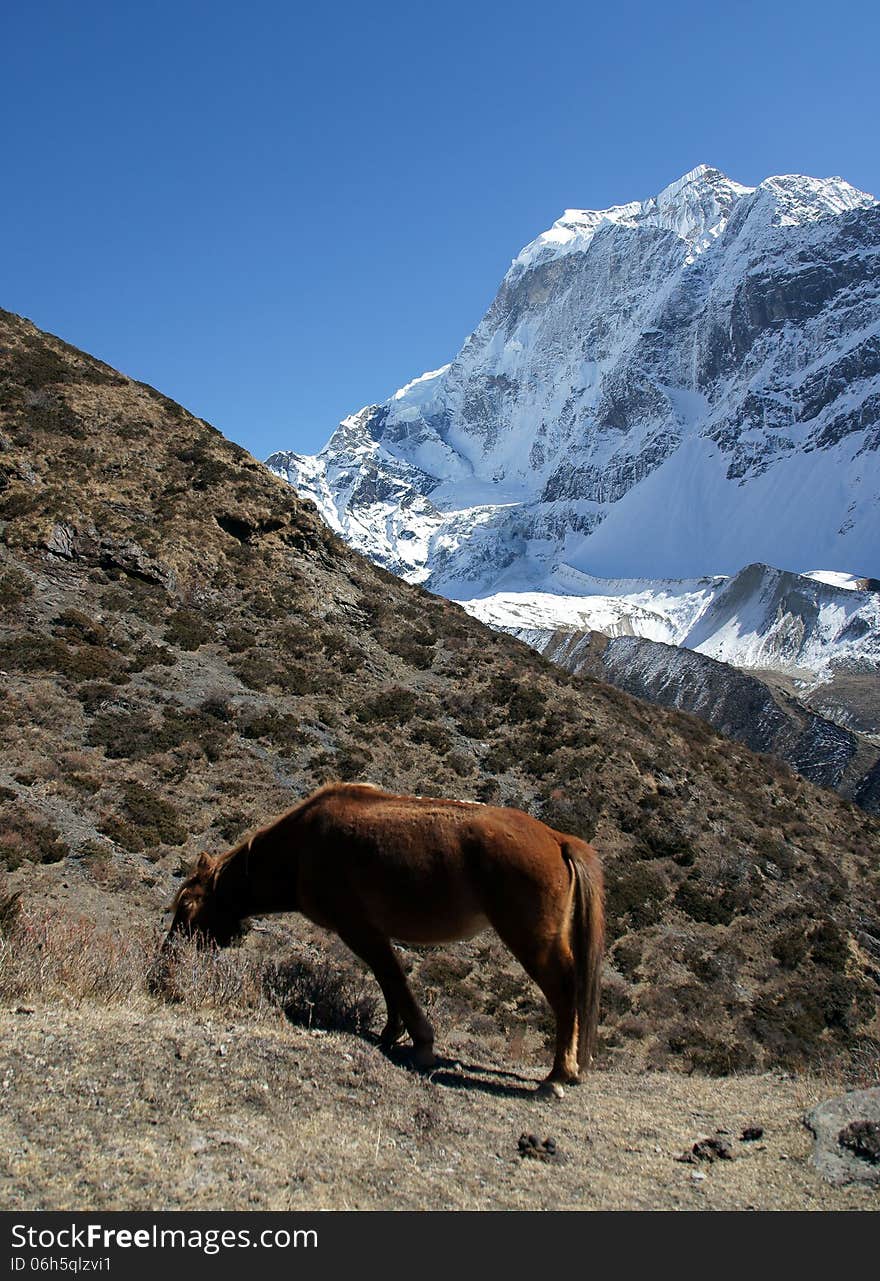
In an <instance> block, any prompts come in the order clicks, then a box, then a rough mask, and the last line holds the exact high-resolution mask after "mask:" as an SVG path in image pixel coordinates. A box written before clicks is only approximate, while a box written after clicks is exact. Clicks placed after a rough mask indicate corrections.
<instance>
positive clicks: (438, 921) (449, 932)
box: [387, 912, 489, 943]
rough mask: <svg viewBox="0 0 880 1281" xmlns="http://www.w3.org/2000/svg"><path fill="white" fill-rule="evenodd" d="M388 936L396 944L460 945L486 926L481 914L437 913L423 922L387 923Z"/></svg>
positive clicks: (411, 920) (487, 923)
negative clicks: (463, 940)
mask: <svg viewBox="0 0 880 1281" xmlns="http://www.w3.org/2000/svg"><path fill="white" fill-rule="evenodd" d="M387 924H388V934H389V936H390V937H391V938H393V939H395V940H396V942H398V943H460V942H461V940H462V939H472V938H473V937H474V935H475V934H479V933H481V932H482V931H483V930H485V929H486V928H487V927H488V925H489V921H488V919H487V918H486V917H485V916H483V914H482V913H481V912H472V913H468V914H466V915H458V914H454V913H448V914H444V913H438V914H434V915H432V916H428V917H425V919H424V920H422V919H419V920H413V919H409V920H407V921H389V922H388V923H387Z"/></svg>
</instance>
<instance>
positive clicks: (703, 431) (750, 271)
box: [267, 165, 880, 652]
mask: <svg viewBox="0 0 880 1281" xmlns="http://www.w3.org/2000/svg"><path fill="white" fill-rule="evenodd" d="M878 447H880V206H878V204H877V202H876V201H875V200H874V198H873V197H871V196H869V195H865V194H864V193H862V192H860V191H857V190H855V188H853V187H851V186H849V185H848V184H847V183H846V182H844V181H843V180H842V179H840V178H829V179H816V178H807V177H802V176H797V175H787V176H782V177H774V178H768V179H767V180H766V181H764V182H762V183H761V184H760V185H759V186H758V187H756V188H754V189H752V188H748V187H744V186H742V185H740V184H739V183H736V182H733V181H732V180H731V179H729V178H727V177H725V176H724V174H722V173H720V172H719V171H718V170H717V169H711V168H709V167H707V166H705V165H701V166H699V167H698V168H697V169H694V170H693V171H692V172H691V173H688V174H686V175H685V176H684V177H683V178H681V179H679V180H678V181H677V182H674V183H673V184H672V185H671V186H669V187H667V188H666V189H665V190H664V191H662V192H661V193H660V194H659V195H658V196H656V197H653V198H651V199H649V200H645V201H641V202H632V203H630V204H625V205H620V206H616V207H614V208H611V209H606V210H601V211H589V210H568V211H566V213H565V214H564V215H563V216H562V218H560V219H559V220H558V221H557V222H556V223H554V225H553V226H552V227H551V228H550V230H549V231H547V232H544V233H543V234H542V235H540V236H539V237H538V238H537V239H536V240H534V241H533V242H532V243H531V244H530V245H528V246H526V248H525V249H523V251H522V252H521V253H520V254H519V255H518V257H517V258H516V259H514V261H513V263H512V265H511V267H510V270H509V271H508V272H507V274H506V276H505V278H504V280H503V281H502V283H501V287H500V289H499V291H498V294H497V296H496V298H495V300H494V302H493V303H492V305H491V307H490V308H489V310H488V312H487V313H486V315H485V317H484V318H483V320H482V321H481V322H480V324H479V326H478V327H477V329H476V330H475V331H474V333H473V334H472V335H471V336H470V337H469V338H468V339H467V341H466V342H465V344H464V346H463V347H462V349H461V351H460V352H459V354H458V355H457V356H456V357H455V359H454V360H453V361H452V363H451V364H449V365H446V366H444V367H443V368H442V369H439V370H437V371H435V372H434V373H430V374H425V375H423V376H422V377H421V378H417V379H416V380H415V381H413V382H411V383H409V384H407V386H405V387H403V388H401V389H400V390H399V391H397V392H395V394H394V395H393V396H391V397H390V398H389V399H388V400H387V401H386V402H385V403H384V404H382V405H371V406H368V407H366V408H365V409H362V410H360V411H359V412H358V413H356V414H353V415H352V416H351V417H349V418H346V419H345V420H344V421H343V422H342V423H341V424H340V425H339V427H338V428H337V429H336V431H335V432H334V433H333V435H332V436H331V438H330V440H329V441H328V443H327V445H326V446H325V448H324V449H323V450H322V451H321V452H320V453H319V454H317V455H316V456H314V457H304V456H300V455H297V454H293V453H289V452H281V453H276V454H273V455H272V457H271V458H270V459H268V460H267V461H268V464H269V466H271V467H272V468H273V469H274V470H275V471H277V472H279V473H280V474H281V475H283V476H285V477H286V478H288V479H289V480H290V481H291V483H293V484H294V485H295V486H296V487H297V489H298V490H299V491H300V492H301V493H303V494H307V495H309V496H310V497H312V498H313V499H314V500H315V502H316V503H317V505H318V507H319V509H320V511H321V512H322V514H323V515H324V517H325V518H326V519H327V521H328V522H329V523H330V525H331V526H333V528H335V529H336V530H337V531H338V532H340V533H341V534H342V535H343V536H344V537H345V538H346V539H347V540H348V541H349V542H350V543H352V544H353V545H354V546H355V547H357V548H358V549H359V550H361V551H363V552H365V553H366V554H367V555H368V556H370V557H371V558H372V559H374V560H376V561H379V562H380V563H381V564H383V565H385V566H386V567H387V568H389V569H391V570H393V571H394V572H395V573H398V574H400V575H402V576H403V577H405V578H408V579H410V580H411V581H416V582H421V583H424V584H425V585H427V586H428V587H430V588H431V589H432V590H434V591H437V592H441V593H443V594H445V595H448V596H454V597H457V598H465V599H473V598H476V597H486V596H488V595H493V594H497V593H499V592H507V593H510V592H522V591H532V592H534V591H541V592H549V593H554V592H559V579H560V575H561V576H562V577H565V575H566V574H569V573H570V572H571V571H574V572H575V573H577V572H579V573H581V574H586V575H588V576H599V577H602V578H605V579H612V580H616V579H620V578H623V577H639V578H642V579H662V580H669V579H699V578H704V577H706V576H712V575H729V574H735V573H737V572H738V571H739V570H740V569H741V568H742V567H743V566H744V565H751V564H753V563H755V562H761V563H764V564H766V565H779V566H783V567H784V568H785V569H787V570H794V571H806V570H811V569H813V568H814V567H815V566H820V567H826V568H829V569H847V570H850V571H852V572H854V573H856V574H860V575H874V576H878V577H880V448H878ZM703 590H704V589H703V588H699V587H697V588H695V591H696V592H697V595H698V596H699V595H700V593H701V592H703ZM563 592H564V593H565V594H569V595H570V594H572V592H574V594H579V592H578V591H577V589H576V588H572V587H565V588H563ZM704 603H705V602H704ZM646 608H647V605H646ZM641 634H648V635H651V634H652V633H650V632H648V633H645V632H642V633H641ZM654 638H655V639H668V638H667V637H666V636H662V635H657V636H655V637H654ZM707 652H708V651H707Z"/></svg>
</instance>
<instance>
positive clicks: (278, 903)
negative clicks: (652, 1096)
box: [169, 783, 604, 1095]
mask: <svg viewBox="0 0 880 1281" xmlns="http://www.w3.org/2000/svg"><path fill="white" fill-rule="evenodd" d="M602 900H603V887H602V872H601V868H600V865H599V860H598V857H597V855H596V852H595V850H594V849H593V848H592V847H591V846H590V845H587V844H586V843H585V842H584V841H581V840H578V839H577V837H574V836H566V835H565V834H564V833H562V832H556V831H554V830H553V829H552V828H550V827H547V826H546V825H545V824H544V823H540V822H538V820H537V819H534V818H531V817H530V816H529V815H528V814H524V813H522V812H521V811H520V810H515V809H498V808H495V807H494V806H489V805H478V804H470V803H467V802H463V801H451V800H435V799H433V798H429V797H419V796H394V795H391V794H390V793H388V792H383V791H380V790H379V789H378V788H375V787H372V786H371V785H369V784H364V783H331V784H329V785H328V786H326V787H322V788H320V789H319V790H318V791H317V792H315V793H313V795H311V796H310V797H308V798H307V799H306V800H304V801H303V802H302V803H301V804H300V805H297V806H296V807H295V808H294V809H292V810H290V811H289V813H287V814H284V815H283V816H282V817H281V818H279V819H277V820H276V821H275V822H274V823H272V824H270V825H269V826H268V827H264V828H263V829H262V830H261V831H258V832H257V833H256V834H255V835H254V836H251V837H250V838H249V839H248V840H245V841H243V842H242V843H241V844H240V845H237V846H235V848H234V849H231V850H229V851H228V852H227V853H225V854H220V855H219V856H217V857H216V858H211V857H210V856H209V855H207V854H202V855H201V857H200V858H199V862H198V865H197V867H196V870H195V871H194V872H193V873H192V875H191V876H190V877H189V878H188V879H187V880H186V881H185V882H184V884H183V886H182V887H181V889H180V891H179V892H178V894H177V897H176V899H175V901H174V904H173V910H174V920H173V922H172V924H171V929H170V931H169V938H170V937H171V935H172V934H174V933H175V932H177V931H184V932H186V933H190V934H193V935H195V936H197V937H199V938H201V939H204V940H213V941H214V942H215V943H217V944H219V945H220V946H223V945H225V944H227V943H229V942H230V940H231V939H232V938H233V937H234V935H235V934H236V933H237V931H238V927H239V924H240V922H241V921H242V920H243V919H244V918H245V917H248V916H261V915H263V914H265V913H267V912H294V911H296V912H301V913H302V914H303V915H304V916H307V917H308V918H309V920H311V921H314V922H315V923H316V924H317V925H320V926H324V927H325V928H327V929H331V930H334V931H335V932H336V933H337V934H338V935H339V937H340V938H341V939H342V940H343V941H344V942H345V943H346V944H347V945H348V946H349V947H350V948H351V950H352V951H353V952H355V953H356V954H357V955H358V956H360V957H361V958H362V959H363V960H364V961H366V963H367V965H369V966H370V968H371V969H372V971H373V973H374V974H375V976H376V978H377V980H378V982H379V986H380V987H381V989H382V992H383V994H384V997H385V1002H386V1005H387V1007H388V1021H387V1023H386V1024H385V1028H384V1030H383V1032H382V1036H381V1044H382V1046H383V1047H384V1048H386V1049H388V1048H390V1047H391V1046H392V1045H394V1044H395V1042H396V1041H397V1040H399V1038H400V1037H401V1036H402V1035H403V1032H404V1029H406V1031H407V1032H408V1033H409V1034H410V1036H411V1037H412V1041H413V1047H414V1055H413V1056H414V1060H415V1062H416V1064H417V1065H418V1066H420V1067H431V1066H433V1064H434V1063H435V1061H436V1060H435V1058H434V1032H433V1029H432V1027H431V1025H430V1023H429V1022H428V1020H427V1019H426V1018H425V1015H424V1013H423V1012H422V1010H421V1008H420V1007H419V1005H418V1003H417V1002H416V999H415V997H414V996H413V994H412V992H411V991H410V988H409V984H408V983H407V981H406V977H405V976H404V973H403V970H402V969H401V967H400V963H399V961H398V959H397V957H396V955H395V952H394V949H393V947H392V945H391V940H392V939H396V940H399V941H400V942H404V943H447V942H452V941H454V940H457V939H466V938H471V937H472V936H473V935H475V934H477V933H479V931H480V930H483V929H484V928H485V927H486V926H487V925H491V926H493V927H494V929H495V930H496V932H497V933H498V935H499V936H500V937H501V939H502V940H503V942H504V943H506V945H507V946H508V947H509V948H510V950H511V952H513V954H514V956H516V957H517V959H518V960H519V961H520V962H521V963H522V965H523V967H524V969H525V970H526V972H527V973H528V974H529V975H531V977H532V978H533V979H534V980H535V982H536V983H537V984H538V986H539V987H540V989H541V991H542V992H543V993H544V995H545V996H546V998H547V1000H548V1001H549V1002H550V1005H551V1007H552V1009H553V1013H554V1014H555V1016H556V1054H555V1057H554V1060H553V1067H552V1069H551V1071H550V1074H549V1076H548V1077H547V1079H546V1081H544V1082H542V1088H543V1089H545V1090H548V1091H549V1092H551V1093H554V1094H557V1095H561V1094H562V1092H563V1091H562V1084H563V1082H574V1081H577V1080H578V1076H579V1073H580V1071H581V1070H583V1069H585V1068H586V1067H588V1066H589V1063H590V1059H591V1056H592V1050H593V1045H594V1041H595V1035H596V1024H597V1021H598V1010H599V980H600V969H601V964H602V949H603V936H604V913H603V905H602Z"/></svg>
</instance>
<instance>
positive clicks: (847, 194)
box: [755, 173, 877, 227]
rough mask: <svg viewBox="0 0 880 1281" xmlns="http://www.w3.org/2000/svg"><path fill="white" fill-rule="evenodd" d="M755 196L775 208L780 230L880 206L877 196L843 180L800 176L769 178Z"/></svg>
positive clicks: (775, 218) (789, 175) (774, 214)
mask: <svg viewBox="0 0 880 1281" xmlns="http://www.w3.org/2000/svg"><path fill="white" fill-rule="evenodd" d="M755 195H756V200H758V201H764V202H768V203H769V204H771V205H772V206H773V212H772V214H771V219H772V222H773V225H775V226H777V227H792V226H801V225H803V224H804V223H808V222H816V221H817V220H818V219H820V218H829V217H834V216H836V215H838V214H842V213H847V212H849V210H851V209H865V208H867V207H868V206H870V205H875V204H876V203H877V201H876V199H875V197H874V196H871V195H869V194H868V193H867V192H866V191H859V190H858V188H857V187H853V186H851V185H850V184H849V183H848V182H845V181H844V180H843V178H808V177H807V176H806V175H805V174H797V173H792V174H778V175H777V176H776V177H773V178H765V179H764V181H763V182H762V183H761V184H760V186H759V187H758V188H757V189H756V193H755Z"/></svg>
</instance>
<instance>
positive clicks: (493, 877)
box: [299, 786, 570, 942]
mask: <svg viewBox="0 0 880 1281" xmlns="http://www.w3.org/2000/svg"><path fill="white" fill-rule="evenodd" d="M301 827H302V829H303V831H302V835H303V836H304V837H305V839H304V840H303V841H302V844H301V845H300V849H299V865H300V899H301V902H302V904H303V910H305V911H306V914H307V915H310V916H312V919H314V920H318V921H319V923H322V924H328V925H331V926H334V927H338V920H337V919H335V918H338V916H339V914H340V913H343V914H344V913H346V912H353V913H357V914H358V915H359V916H360V917H361V918H362V919H363V918H368V919H369V920H371V921H372V922H374V923H375V925H376V928H377V929H380V930H382V931H383V932H385V933H387V935H388V936H390V937H393V938H399V939H401V940H402V941H407V942H445V941H448V940H451V939H456V938H466V937H469V936H471V935H473V934H475V933H477V932H479V930H480V929H482V928H484V927H485V925H486V924H487V923H488V921H490V920H492V919H493V918H494V917H495V916H496V914H497V912H498V911H499V910H507V911H510V910H513V911H521V912H522V911H526V910H528V908H529V906H530V905H531V906H532V907H534V909H535V910H537V911H538V912H539V913H540V912H541V905H542V902H543V901H544V900H545V899H548V898H551V899H554V900H555V899H556V898H558V897H559V896H560V895H563V894H565V893H566V892H567V889H568V885H569V880H570V878H569V873H568V869H567V867H566V864H565V861H564V859H563V857H562V854H561V849H560V843H559V838H558V836H557V834H556V833H554V832H553V831H552V829H550V828H548V827H546V826H545V825H544V824H543V823H540V822H539V821H538V820H537V819H533V818H531V817H530V816H529V815H528V814H524V813H523V812H522V811H520V810H512V809H501V808H497V807H494V806H487V805H479V804H475V803H467V802H458V801H444V800H435V799H434V798H430V797H407V796H395V795H393V794H391V793H387V792H381V791H378V790H375V789H372V788H370V789H366V788H361V787H350V786H342V787H339V788H336V789H327V790H326V791H325V793H324V794H323V795H322V796H320V797H319V798H318V799H317V802H316V803H315V804H313V805H311V806H310V808H309V810H308V812H307V814H306V815H305V816H304V819H303V822H302V824H301ZM499 904H500V905H501V906H500V907H499ZM504 905H506V907H505V906H504Z"/></svg>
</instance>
